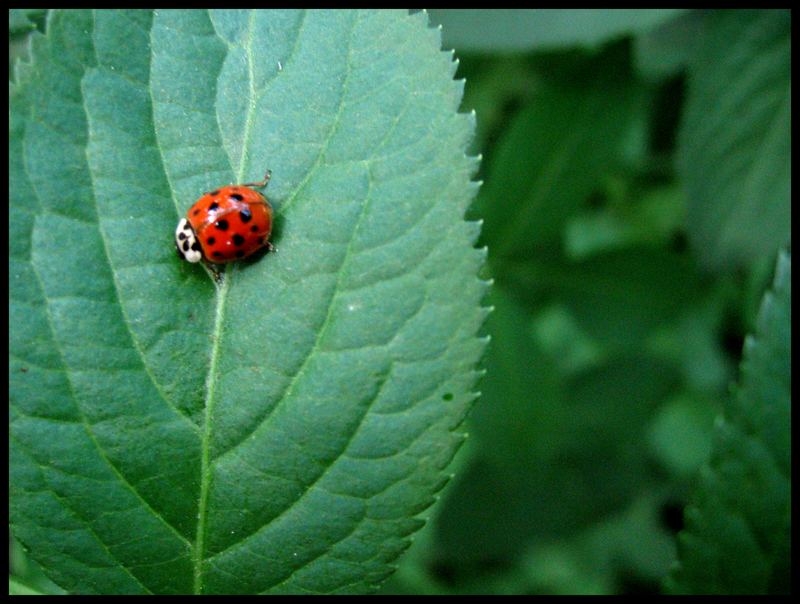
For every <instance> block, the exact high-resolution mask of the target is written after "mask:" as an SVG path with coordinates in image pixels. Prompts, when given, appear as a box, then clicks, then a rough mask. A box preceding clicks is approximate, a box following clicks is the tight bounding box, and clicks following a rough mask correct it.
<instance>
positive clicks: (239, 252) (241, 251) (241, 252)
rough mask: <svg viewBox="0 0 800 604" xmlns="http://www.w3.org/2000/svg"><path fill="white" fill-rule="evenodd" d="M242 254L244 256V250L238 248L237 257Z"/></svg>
mask: <svg viewBox="0 0 800 604" xmlns="http://www.w3.org/2000/svg"><path fill="white" fill-rule="evenodd" d="M242 256H244V250H239V251H238V252H236V257H237V258H241V257H242Z"/></svg>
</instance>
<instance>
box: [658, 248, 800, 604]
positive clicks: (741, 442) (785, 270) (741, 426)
mask: <svg viewBox="0 0 800 604" xmlns="http://www.w3.org/2000/svg"><path fill="white" fill-rule="evenodd" d="M791 278H792V269H791V255H790V254H788V253H787V254H781V256H780V258H779V260H778V266H777V269H776V274H775V282H774V286H773V290H772V291H770V292H768V293H767V294H766V295H765V296H764V300H763V302H762V305H761V312H760V314H759V320H758V325H757V327H756V331H755V333H754V334H753V335H751V336H748V338H747V340H746V343H745V349H744V359H743V361H742V373H741V380H740V383H739V386H738V389H737V391H736V395H735V396H734V397H733V398H732V400H731V401H730V403H729V404H728V406H727V408H726V411H725V415H724V418H723V419H722V420H721V421H720V422H719V423H718V425H717V427H716V430H715V438H714V444H713V450H712V454H711V460H710V462H709V465H708V467H707V468H706V469H705V471H704V472H703V475H702V479H701V483H700V485H699V486H698V489H697V492H696V493H695V496H694V499H693V501H692V503H691V505H690V506H689V507H688V508H687V512H686V524H687V526H686V530H685V531H684V532H683V533H681V535H680V563H679V564H678V565H677V566H676V567H675V569H674V572H673V573H672V575H671V577H670V578H669V581H668V582H667V589H669V590H670V591H673V592H680V593H789V585H790V558H791V547H790V545H791V542H790V528H791V481H790V476H791V383H792V377H791V367H790V365H791V337H790V334H791V303H792V292H791Z"/></svg>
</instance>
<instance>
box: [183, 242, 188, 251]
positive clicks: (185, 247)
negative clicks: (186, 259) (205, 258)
mask: <svg viewBox="0 0 800 604" xmlns="http://www.w3.org/2000/svg"><path fill="white" fill-rule="evenodd" d="M183 251H184V252H188V251H189V242H188V241H184V242H183Z"/></svg>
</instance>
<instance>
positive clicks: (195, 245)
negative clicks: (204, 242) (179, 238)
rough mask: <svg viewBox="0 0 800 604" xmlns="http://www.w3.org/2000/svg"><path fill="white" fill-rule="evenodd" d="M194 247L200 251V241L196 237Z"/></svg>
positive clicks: (196, 250)
mask: <svg viewBox="0 0 800 604" xmlns="http://www.w3.org/2000/svg"><path fill="white" fill-rule="evenodd" d="M192 249H193V250H194V251H195V252H199V251H200V242H199V241H197V240H196V239H195V242H194V243H193V244H192Z"/></svg>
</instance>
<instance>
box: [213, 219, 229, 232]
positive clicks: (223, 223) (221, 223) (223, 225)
mask: <svg viewBox="0 0 800 604" xmlns="http://www.w3.org/2000/svg"><path fill="white" fill-rule="evenodd" d="M214 226H216V227H217V228H218V229H219V230H220V231H227V230H228V221H227V220H217V221H216V222H215V223H214Z"/></svg>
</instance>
